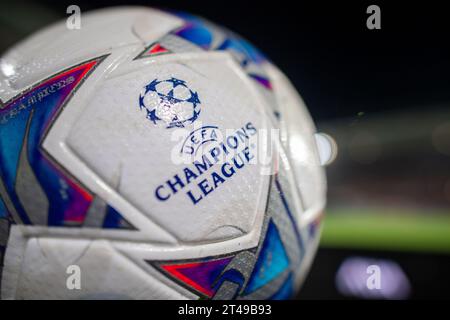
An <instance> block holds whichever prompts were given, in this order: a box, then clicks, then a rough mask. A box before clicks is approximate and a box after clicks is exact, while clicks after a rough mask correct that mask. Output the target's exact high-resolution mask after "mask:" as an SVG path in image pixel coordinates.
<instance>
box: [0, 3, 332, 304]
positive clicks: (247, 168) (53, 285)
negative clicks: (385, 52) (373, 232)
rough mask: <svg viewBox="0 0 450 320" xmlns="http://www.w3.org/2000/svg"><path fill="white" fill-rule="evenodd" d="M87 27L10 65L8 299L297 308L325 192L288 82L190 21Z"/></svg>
mask: <svg viewBox="0 0 450 320" xmlns="http://www.w3.org/2000/svg"><path fill="white" fill-rule="evenodd" d="M79 22H80V23H79V25H78V26H77V25H75V26H74V25H72V24H70V23H69V22H67V21H63V22H60V23H57V24H54V25H52V26H50V27H48V28H46V29H44V30H42V31H39V32H37V33H36V34H34V35H32V36H30V37H29V38H28V39H25V40H24V41H23V42H21V43H19V44H18V45H16V46H14V47H13V48H11V49H10V50H9V51H8V52H6V54H5V55H4V56H3V57H2V58H1V61H0V99H1V100H0V197H1V200H0V261H3V268H2V269H0V270H1V273H0V274H1V296H2V298H3V299H104V298H111V299H287V298H290V297H292V296H293V295H294V294H295V293H296V291H297V290H298V288H299V287H300V286H301V283H302V282H303V280H304V279H305V277H306V274H307V272H308V269H309V267H310V264H311V262H312V259H313V257H314V254H315V252H316V249H317V245H318V241H319V236H320V221H321V217H322V213H323V210H324V206H325V189H326V181H325V175H324V169H323V167H322V166H321V158H320V154H319V151H320V150H319V148H318V145H317V139H316V136H315V133H316V130H315V127H314V124H313V122H312V120H311V118H310V116H309V114H308V111H307V109H306V107H305V105H304V104H303V102H302V100H301V98H300V96H299V95H298V93H297V92H296V90H295V89H294V88H293V86H292V85H291V83H290V82H289V80H288V79H287V78H286V77H285V76H284V75H283V73H282V72H280V71H279V70H278V69H277V68H276V67H275V66H274V65H273V64H272V63H271V62H270V61H269V60H268V59H267V58H266V57H265V56H264V55H263V54H262V53H261V52H259V51H258V50H257V49H255V48H254V47H253V46H252V45H251V44H249V43H248V42H247V41H245V40H243V39H242V38H240V37H239V36H237V35H235V34H234V33H232V32H230V31H228V30H226V29H224V28H221V27H217V26H216V25H214V24H212V23H210V22H208V21H206V20H204V19H201V18H198V17H195V16H192V15H188V14H182V13H166V12H164V11H159V10H155V9H150V8H143V7H119V8H112V9H104V10H99V11H93V12H91V13H83V12H82V13H81V16H80V21H79ZM270 41H276V39H271V40H270ZM285 45H287V46H289V44H285ZM280 47H281V44H280Z"/></svg>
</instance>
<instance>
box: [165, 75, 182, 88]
mask: <svg viewBox="0 0 450 320" xmlns="http://www.w3.org/2000/svg"><path fill="white" fill-rule="evenodd" d="M166 82H172V83H173V87H174V88H176V87H177V86H186V81H184V80H180V79H177V78H174V77H172V78H170V79H169V80H166Z"/></svg>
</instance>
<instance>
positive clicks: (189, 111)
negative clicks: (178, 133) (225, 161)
mask: <svg viewBox="0 0 450 320" xmlns="http://www.w3.org/2000/svg"><path fill="white" fill-rule="evenodd" d="M139 108H140V109H141V110H145V111H146V113H147V119H148V120H150V121H151V122H153V123H154V124H158V123H160V122H161V123H164V124H165V125H166V128H174V127H178V128H184V127H185V125H186V124H190V123H193V122H194V121H195V120H197V118H198V116H199V115H200V111H201V110H200V99H199V97H198V94H197V92H196V91H193V90H191V89H190V88H189V87H188V86H187V85H186V81H184V80H180V79H177V78H174V77H172V78H170V79H166V80H158V79H154V80H152V81H151V82H150V83H149V84H147V85H146V86H145V87H144V88H143V90H142V92H141V94H140V95H139Z"/></svg>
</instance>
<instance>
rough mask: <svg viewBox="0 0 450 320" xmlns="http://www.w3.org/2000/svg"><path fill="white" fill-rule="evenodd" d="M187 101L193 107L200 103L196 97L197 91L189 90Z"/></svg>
mask: <svg viewBox="0 0 450 320" xmlns="http://www.w3.org/2000/svg"><path fill="white" fill-rule="evenodd" d="M186 101H187V102H190V103H192V104H193V105H194V108H195V107H196V106H197V104H200V99H199V98H198V94H197V92H194V91H191V97H190V98H189V99H187V100H186Z"/></svg>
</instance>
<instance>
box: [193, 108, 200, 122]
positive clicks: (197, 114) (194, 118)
mask: <svg viewBox="0 0 450 320" xmlns="http://www.w3.org/2000/svg"><path fill="white" fill-rule="evenodd" d="M199 114H200V111H196V110H194V114H193V115H192V118H191V123H192V122H194V121H195V120H197V118H198V116H199Z"/></svg>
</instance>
